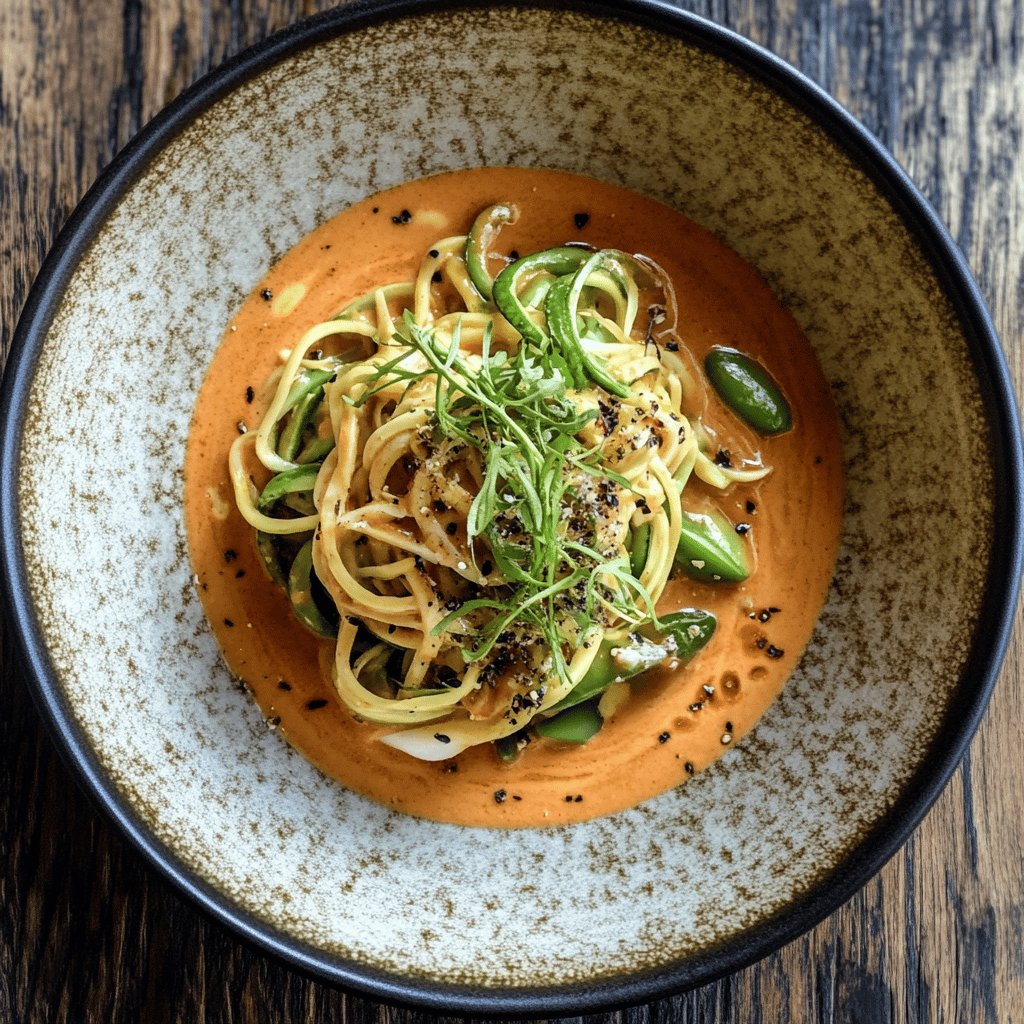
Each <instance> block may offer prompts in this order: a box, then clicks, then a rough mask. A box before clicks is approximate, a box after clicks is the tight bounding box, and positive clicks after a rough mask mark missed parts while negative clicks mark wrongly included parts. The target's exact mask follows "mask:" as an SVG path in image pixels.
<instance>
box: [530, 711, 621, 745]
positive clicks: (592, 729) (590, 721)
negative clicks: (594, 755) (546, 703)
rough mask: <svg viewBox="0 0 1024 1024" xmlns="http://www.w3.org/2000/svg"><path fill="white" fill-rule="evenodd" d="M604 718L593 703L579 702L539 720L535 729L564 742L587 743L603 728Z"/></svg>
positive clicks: (539, 732)
mask: <svg viewBox="0 0 1024 1024" xmlns="http://www.w3.org/2000/svg"><path fill="white" fill-rule="evenodd" d="M603 724H604V719H603V718H602V717H601V715H600V713H599V712H598V710H597V706H596V705H595V704H594V703H593V702H590V703H587V704H577V705H576V706H575V707H572V708H569V709H568V711H563V712H562V713H561V714H559V715H555V717H554V718H546V719H544V721H542V722H537V724H536V725H535V726H534V729H535V731H536V733H537V735H538V736H544V737H546V738H547V739H549V740H559V741H561V742H562V743H586V742H587V740H590V739H593V737H594V736H595V735H597V733H598V732H600V730H601V726H602V725H603Z"/></svg>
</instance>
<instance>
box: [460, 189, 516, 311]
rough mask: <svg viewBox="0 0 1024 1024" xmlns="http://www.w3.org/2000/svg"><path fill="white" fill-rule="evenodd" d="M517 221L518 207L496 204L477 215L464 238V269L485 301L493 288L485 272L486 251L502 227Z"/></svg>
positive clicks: (491, 281) (489, 276)
mask: <svg viewBox="0 0 1024 1024" xmlns="http://www.w3.org/2000/svg"><path fill="white" fill-rule="evenodd" d="M518 219H519V208H518V207H516V206H514V205H512V204H511V203H509V204H505V203H496V204H495V205H494V206H488V207H487V208H486V209H484V210H481V211H480V213H479V214H477V217H476V220H474V221H473V226H472V227H471V228H470V229H469V234H468V235H467V236H466V269H467V270H468V271H469V277H470V280H471V281H472V282H473V284H474V285H475V286H476V290H477V291H478V292H479V293H480V294H481V295H482V296H483V297H484V298H485V299H488V300H490V298H491V293H492V290H493V288H494V281H493V279H492V278H491V275H490V274H489V273H488V272H487V251H488V250H489V249H490V247H491V246H492V245H493V244H494V239H495V238H496V237H497V234H498V231H499V230H500V229H501V227H502V225H504V224H515V222H516V221H517V220H518Z"/></svg>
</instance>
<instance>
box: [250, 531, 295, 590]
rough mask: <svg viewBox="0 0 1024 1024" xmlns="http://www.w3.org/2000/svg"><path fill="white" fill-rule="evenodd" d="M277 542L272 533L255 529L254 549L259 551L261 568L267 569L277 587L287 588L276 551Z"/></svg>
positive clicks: (286, 581) (286, 580)
mask: <svg viewBox="0 0 1024 1024" xmlns="http://www.w3.org/2000/svg"><path fill="white" fill-rule="evenodd" d="M277 544H278V540H277V538H276V537H275V536H274V535H273V534H270V533H264V532H263V531H262V530H257V531H256V550H257V552H259V556H260V561H261V562H262V563H263V568H264V569H266V570H267V575H268V576H269V577H270V578H271V579H272V580H273V581H274V582H275V583H276V584H277V585H278V586H279V587H284V588H285V589H287V587H288V577H287V576H286V575H285V572H284V569H282V568H281V559H280V557H279V556H278V553H277Z"/></svg>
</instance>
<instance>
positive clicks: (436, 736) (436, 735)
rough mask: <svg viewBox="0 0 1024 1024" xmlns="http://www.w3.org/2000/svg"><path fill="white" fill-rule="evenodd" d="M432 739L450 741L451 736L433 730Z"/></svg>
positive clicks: (441, 741) (442, 741) (440, 741)
mask: <svg viewBox="0 0 1024 1024" xmlns="http://www.w3.org/2000/svg"><path fill="white" fill-rule="evenodd" d="M434 739H435V740H437V742H438V743H451V741H452V738H451V736H445V734H444V733H443V732H435V733H434Z"/></svg>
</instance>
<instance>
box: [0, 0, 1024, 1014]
mask: <svg viewBox="0 0 1024 1024" xmlns="http://www.w3.org/2000/svg"><path fill="white" fill-rule="evenodd" d="M325 6H327V4H326V3H325V2H323V0H121V2H119V3H118V2H109V3H108V2H101V3H87V2H85V0H78V2H70V0H2V2H0V47H2V50H0V53H2V59H0V325H2V326H0V343H2V352H3V355H4V356H6V354H7V352H8V349H9V346H10V340H11V336H12V333H13V329H14V324H15V322H16V319H17V316H18V313H19V312H20V309H21V307H22V305H23V303H24V300H25V297H26V295H27V292H28V288H29V286H30V284H31V281H32V279H33V277H34V275H35V274H36V272H37V271H38V269H39V266H40V264H41V261H42V259H43V257H44V255H45V253H46V251H47V249H48V247H49V245H50V244H51V242H52V240H53V239H54V237H55V235H56V232H57V231H58V230H59V228H60V226H61V224H62V223H63V222H64V220H65V219H66V218H67V216H68V214H69V213H70V211H71V210H72V209H73V207H74V205H75V203H76V202H77V201H78V200H79V199H80V198H81V196H82V195H83V194H84V192H85V191H86V189H87V188H88V186H89V185H90V184H91V182H92V181H93V180H94V178H95V177H96V175H97V173H98V172H99V171H100V169H101V168H102V167H103V166H104V165H105V164H106V163H107V162H108V161H109V160H110V159H111V157H112V156H113V155H114V154H115V153H116V152H117V151H118V149H120V148H121V147H122V146H123V145H124V144H125V142H127V141H128V139H129V138H130V137H131V136H132V134H134V133H135V132H136V131H137V130H138V129H139V128H140V127H141V126H142V125H143V124H144V123H145V122H146V121H147V120H148V119H149V118H150V117H152V115H153V114H154V113H156V111H157V110H159V109H160V107H161V106H163V105H164V104H165V103H166V102H167V101H168V100H170V99H171V98H172V97H173V96H174V95H175V94H177V93H178V92H179V91H180V90H181V89H182V88H184V87H185V86H186V85H187V84H189V83H190V82H192V81H194V80H195V79H196V78H198V77H199V76H200V75H202V74H203V73H204V72H206V71H207V70H209V69H210V68H211V67H214V66H215V65H216V64H218V63H219V62H220V61H221V60H223V59H224V58H225V57H226V56H228V55H230V54H233V53H235V52H237V51H238V50H239V49H241V48H243V47H244V46H246V45H248V44H250V43H252V42H255V41H256V40H258V39H261V38H263V37H264V36H266V35H267V34H268V33H270V32H272V31H274V30H276V29H278V28H281V27H283V26H284V25H287V24H289V23H291V22H293V21H294V20H296V19H297V18H299V17H302V16H303V15H306V14H310V13H313V12H314V11H315V10H317V9H320V8H322V7H325ZM684 6H686V7H687V8H688V9H692V10H695V11H697V12H698V13H700V14H703V15H706V16H709V17H711V18H712V19H714V20H716V21H718V22H720V23H723V24H725V25H728V26H729V27H731V28H734V29H736V30H737V31H739V32H741V33H743V34H745V35H748V36H750V37H751V38H753V39H754V40H756V41H757V42H760V43H762V44H764V45H766V46H767V47H769V48H770V49H772V50H774V51H775V52H776V53H778V54H780V55H781V56H782V57H784V58H785V59H787V60H789V61H790V62H791V63H793V64H795V65H797V66H798V67H800V68H801V69H802V70H804V71H805V72H806V73H807V74H809V75H810V76H811V77H812V78H814V79H815V80H816V81H817V82H819V83H820V84H821V85H822V86H824V87H825V88H826V89H827V90H829V91H830V92H832V94H833V95H835V96H836V97H837V98H838V99H839V100H840V101H841V102H842V103H843V104H844V105H845V106H847V107H848V108H849V109H850V110H851V111H852V112H853V113H854V114H855V115H856V116H857V117H858V118H860V119H861V120H862V121H863V122H864V123H865V124H866V125H867V126H868V128H870V129H871V130H872V131H873V132H874V133H875V134H877V135H878V136H879V138H880V139H881V140H882V141H883V142H884V143H885V144H886V145H888V146H889V147H890V148H891V149H892V150H893V152H894V153H895V154H896V156H897V158H898V159H899V161H900V162H901V163H902V164H903V166H904V167H905V168H907V170H908V171H909V172H910V174H911V176H912V177H913V178H914V180H915V181H916V182H917V183H918V185H919V186H920V187H921V188H922V189H923V191H924V193H925V195H926V196H927V197H928V199H929V200H930V201H931V202H932V203H933V204H934V206H935V207H936V209H937V210H938V212H939V214H940V216H941V217H942V218H943V220H944V221H945V222H946V224H947V225H948V226H949V228H950V230H951V232H952V234H953V237H954V238H955V239H956V240H957V242H958V243H959V244H960V246H961V247H962V248H963V250H964V252H965V254H966V256H967V258H968V261H969V262H970V264H971V266H972V268H973V269H974V271H975V274H976V275H977V277H978V281H979V283H980V285H981V289H982V292H983V294H984V296H985V298H986V300H987V301H988V303H989V306H990V309H991V310H992V312H993V315H994V317H995V320H996V325H997V327H998V329H999V331H1000V334H1001V336H1002V338H1003V342H1004V346H1005V348H1006V350H1007V353H1008V356H1009V359H1010V363H1011V368H1012V371H1013V373H1014V377H1015V380H1016V382H1017V386H1018V393H1019V392H1020V390H1021V384H1022V382H1024V158H1022V155H1021V149H1022V146H1021V144H1022V120H1024V67H1022V59H1021V58H1022V52H1021V51H1022V46H1024V36H1022V14H1021V2H1020V0H1005V2H1003V0H969V2H960V0H892V2H885V0H767V2H765V0H694V2H692V3H687V4H685V5H684ZM22 676H23V671H22V669H21V667H20V666H19V665H18V663H17V662H16V661H15V660H14V658H13V655H12V653H11V651H10V644H6V645H5V646H4V656H3V675H2V680H0V706H2V707H3V709H4V710H3V713H2V714H0V1021H2V1022H7V1021H11V1022H19V1024H20V1022H54V1021H72V1022H77V1021H89V1022H91V1021H97V1022H122V1021H123V1022H139V1021H141V1022H162V1021H180V1022H208V1024H219V1022H232V1024H234V1022H257V1021H260V1022H263V1021H275V1022H276V1021H307V1022H313V1024H319V1022H326V1021H345V1022H349V1024H364V1022H365V1024H369V1022H393V1024H419V1022H424V1024H426V1022H429V1021H435V1020H438V1019H440V1018H434V1017H432V1016H430V1015H426V1014H419V1013H414V1012H410V1011H404V1010H396V1009H393V1008H388V1007H383V1006H380V1005H378V1004H375V1003H372V1002H370V1001H367V1000H363V999H358V998H355V997H350V996H346V995H343V994H342V993H340V992H337V991H335V990H333V989H330V988H328V987H327V986H324V985H321V984H319V983H317V982H313V981H310V980H308V979H306V978H305V977H303V976H301V975H299V974H297V973H295V972H294V971H291V970H289V969H288V968H286V967H285V966H283V965H282V964H280V963H278V962H277V961H274V960H270V959H268V958H267V957H265V956H263V955H262V954H260V953H257V952H255V951H253V950H251V949H249V948H248V947H246V946H244V945H242V944H241V943H240V942H238V941H237V940H236V939H235V938H234V937H233V936H232V935H230V934H228V933H227V932H226V931H225V930H224V929H222V928H221V927H219V926H217V925H214V924H212V923H210V922H209V921H207V920H206V919H205V918H204V917H202V916H200V915H199V914H198V913H197V912H196V911H195V910H194V909H193V908H192V907H191V906H190V905H189V904H187V903H185V902H184V901H183V900H182V899H181V898H180V897H179V896H178V895H177V894H176V893H175V892H173V891H171V890H170V889H169V887H168V886H167V885H166V884H165V883H164V882H163V881H162V880H161V879H160V878H158V877H157V875H156V874H155V872H154V871H153V870H152V869H150V868H149V867H148V866H147V865H146V864H145V863H143V862H142V860H141V859H140V857H139V856H138V855H137V854H136V853H135V852H134V851H133V850H132V849H131V848H130V847H129V846H128V844H127V843H126V842H125V841H124V840H123V839H122V838H121V837H120V835H119V833H117V832H116V831H115V830H114V828H113V827H112V826H111V825H109V824H108V823H107V821H106V820H105V819H104V818H102V817H101V816H100V815H99V814H98V813H97V812H96V811H95V809H94V808H93V806H92V805H91V804H90V802H89V800H88V799H87V798H86V797H85V796H83V794H82V793H81V792H80V791H79V790H78V789H77V787H76V786H75V784H74V782H73V781H72V778H71V776H70V774H69V773H68V771H67V770H66V769H65V767H64V766H63V764H62V763H61V762H60V760H59V758H58V757H57V755H56V753H55V752H54V749H53V747H52V745H51V743H50V741H49V738H48V737H47V735H46V734H45V731H44V728H43V726H42V724H41V722H40V720H39V718H38V716H37V715H36V713H35V710H34V709H33V707H32V704H31V700H30V698H29V695H28V691H27V689H26V687H25V684H24V682H23V678H22ZM1022 707H1024V640H1022V634H1021V630H1020V628H1019V625H1018V629H1017V632H1016V634H1015V636H1014V639H1013V643H1012V646H1011V649H1010V652H1009V656H1008V658H1007V661H1006V665H1005V667H1004V670H1003V673H1002V677H1001V680H1000V683H999V686H998V688H997V690H996V694H995V697H994V699H993V702H992V705H991V708H990V710H989V713H988V715H987V717H986V719H985V721H984V723H983V725H982V727H981V730H980V732H979V733H978V735H977V737H976V738H975V740H974V742H973V744H972V746H971V749H970V753H969V754H968V756H967V758H966V759H965V761H964V763H963V765H962V766H961V768H960V770H959V771H958V772H957V774H956V775H955V777H954V779H953V781H952V782H951V784H950V786H949V787H948V788H947V789H946V791H945V792H944V794H943V795H942V797H941V798H940V799H939V801H938V802H937V804H936V805H935V807H934V808H933V809H932V811H931V812H930V813H929V815H928V816H927V818H926V819H925V821H924V823H923V824H922V825H921V827H920V828H919V829H918V830H917V832H916V833H915V834H914V836H913V837H912V838H911V840H910V842H909V843H908V844H907V845H906V847H905V848H904V849H903V850H902V851H901V852H900V853H899V854H898V855H897V856H896V857H894V858H893V860H892V861H891V862H890V863H889V864H888V865H887V866H886V867H885V868H884V869H883V871H882V872H881V873H880V874H879V875H878V876H877V877H876V878H875V879H874V880H873V881H871V882H870V883H869V884H868V885H867V886H866V887H865V888H864V889H863V890H862V891H861V892H860V893H859V894H858V895H857V896H856V897H855V898H854V899H852V900H851V901H850V902H849V903H848V904H847V905H846V906H844V907H843V908H841V909H840V910H839V911H838V912H837V913H835V914H834V915H833V916H832V917H830V918H829V919H828V920H826V921H825V922H823V923H822V924H821V925H820V926H819V927H817V928H816V929H814V930H813V931H812V932H810V933H809V934H807V935H805V936H804V937H802V938H801V939H798V940H797V941H795V942H793V943H791V944H790V945H789V946H787V947H785V948H784V949H782V950H780V951H779V952H778V953H776V954H774V955H772V956H769V957H767V958H766V959H765V960H763V961H761V962H760V963H758V964H755V965H754V966H752V967H750V968H748V969H747V970H744V971H741V972H739V973H738V974H736V975H734V976H732V977H730V978H727V979H725V980H723V981H720V982H718V983H716V984H713V985H709V986H707V987H705V988H704V989H701V990H699V991H696V992H692V993H689V994H687V995H684V996H679V997H677V998H675V999H670V1000H664V1001H661V1002H658V1003H655V1004H651V1005H649V1006H644V1007H636V1008H633V1009H630V1010H626V1011H622V1012H620V1013H618V1014H609V1015H604V1016H596V1017H589V1018H587V1020H588V1021H589V1022H593V1024H598V1022H600V1024H610V1022H611V1021H618V1022H623V1024H627V1022H628V1024H648V1022H649V1024H668V1022H678V1024H710V1022H716V1024H717V1022H722V1024H726V1022H728V1024H760V1022H773V1024H774V1022H783V1021H793V1022H804V1021H806V1022H821V1024H866V1022H872V1024H874V1022H878V1024H887V1022H902V1021H908V1022H915V1024H916V1022H935V1024H953V1022H956V1024H992V1022H1000V1024H1024V853H1022V845H1024V824H1022V823H1024V779H1022V774H1021V771H1020V765H1021V753H1020V751H1021V744H1020V736H1021V733H1022V726H1024V722H1022V711H1021V709H1022ZM574 1019H576V1020H582V1018H574Z"/></svg>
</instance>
